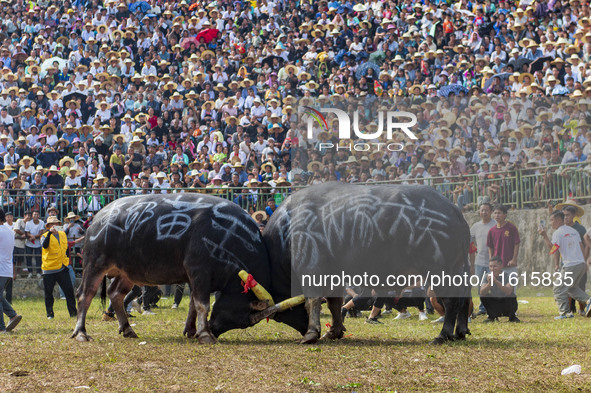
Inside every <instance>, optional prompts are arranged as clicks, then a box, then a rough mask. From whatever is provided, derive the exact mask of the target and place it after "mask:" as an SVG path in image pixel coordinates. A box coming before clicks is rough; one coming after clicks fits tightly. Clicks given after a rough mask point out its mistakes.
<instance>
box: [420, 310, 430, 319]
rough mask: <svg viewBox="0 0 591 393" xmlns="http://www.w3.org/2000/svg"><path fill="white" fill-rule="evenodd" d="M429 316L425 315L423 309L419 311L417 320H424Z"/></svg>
mask: <svg viewBox="0 0 591 393" xmlns="http://www.w3.org/2000/svg"><path fill="white" fill-rule="evenodd" d="M428 319H429V317H427V313H426V312H424V311H419V321H426V320H428Z"/></svg>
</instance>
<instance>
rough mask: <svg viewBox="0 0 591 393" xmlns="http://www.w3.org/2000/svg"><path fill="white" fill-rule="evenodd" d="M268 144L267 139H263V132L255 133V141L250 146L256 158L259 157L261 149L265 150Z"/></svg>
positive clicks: (261, 152) (258, 158)
mask: <svg viewBox="0 0 591 393" xmlns="http://www.w3.org/2000/svg"><path fill="white" fill-rule="evenodd" d="M267 146H269V144H268V143H267V141H266V140H265V135H264V134H259V135H257V142H256V143H255V144H254V145H253V146H252V150H254V153H255V154H256V157H257V160H260V159H261V155H262V154H263V150H265V149H266V148H267Z"/></svg>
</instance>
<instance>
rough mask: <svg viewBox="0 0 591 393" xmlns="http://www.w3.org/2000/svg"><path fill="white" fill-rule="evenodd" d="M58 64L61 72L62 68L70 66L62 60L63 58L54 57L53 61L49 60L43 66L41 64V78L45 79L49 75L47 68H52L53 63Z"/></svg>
mask: <svg viewBox="0 0 591 393" xmlns="http://www.w3.org/2000/svg"><path fill="white" fill-rule="evenodd" d="M55 62H57V63H58V64H59V66H58V67H59V69H60V70H61V69H62V68H64V67H65V66H67V65H68V62H67V61H66V60H64V59H62V58H61V57H57V56H56V57H52V58H51V59H47V60H45V61H44V62H43V64H41V73H40V75H41V77H44V76H45V74H47V68H48V67H49V66H52V65H53V63H55Z"/></svg>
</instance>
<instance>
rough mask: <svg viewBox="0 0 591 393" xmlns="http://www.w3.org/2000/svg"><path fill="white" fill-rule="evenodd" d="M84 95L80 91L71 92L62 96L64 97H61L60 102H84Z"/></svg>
mask: <svg viewBox="0 0 591 393" xmlns="http://www.w3.org/2000/svg"><path fill="white" fill-rule="evenodd" d="M86 97H87V95H86V93H83V92H81V91H72V92H71V93H66V94H64V96H63V97H62V100H63V101H64V102H68V101H71V100H81V101H86Z"/></svg>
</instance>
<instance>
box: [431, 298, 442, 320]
mask: <svg viewBox="0 0 591 393" xmlns="http://www.w3.org/2000/svg"><path fill="white" fill-rule="evenodd" d="M429 300H431V305H432V306H433V309H434V310H435V311H437V314H439V316H440V317H442V316H444V315H445V310H444V309H443V306H442V305H441V303H439V301H438V300H437V298H436V297H431V298H429Z"/></svg>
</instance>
